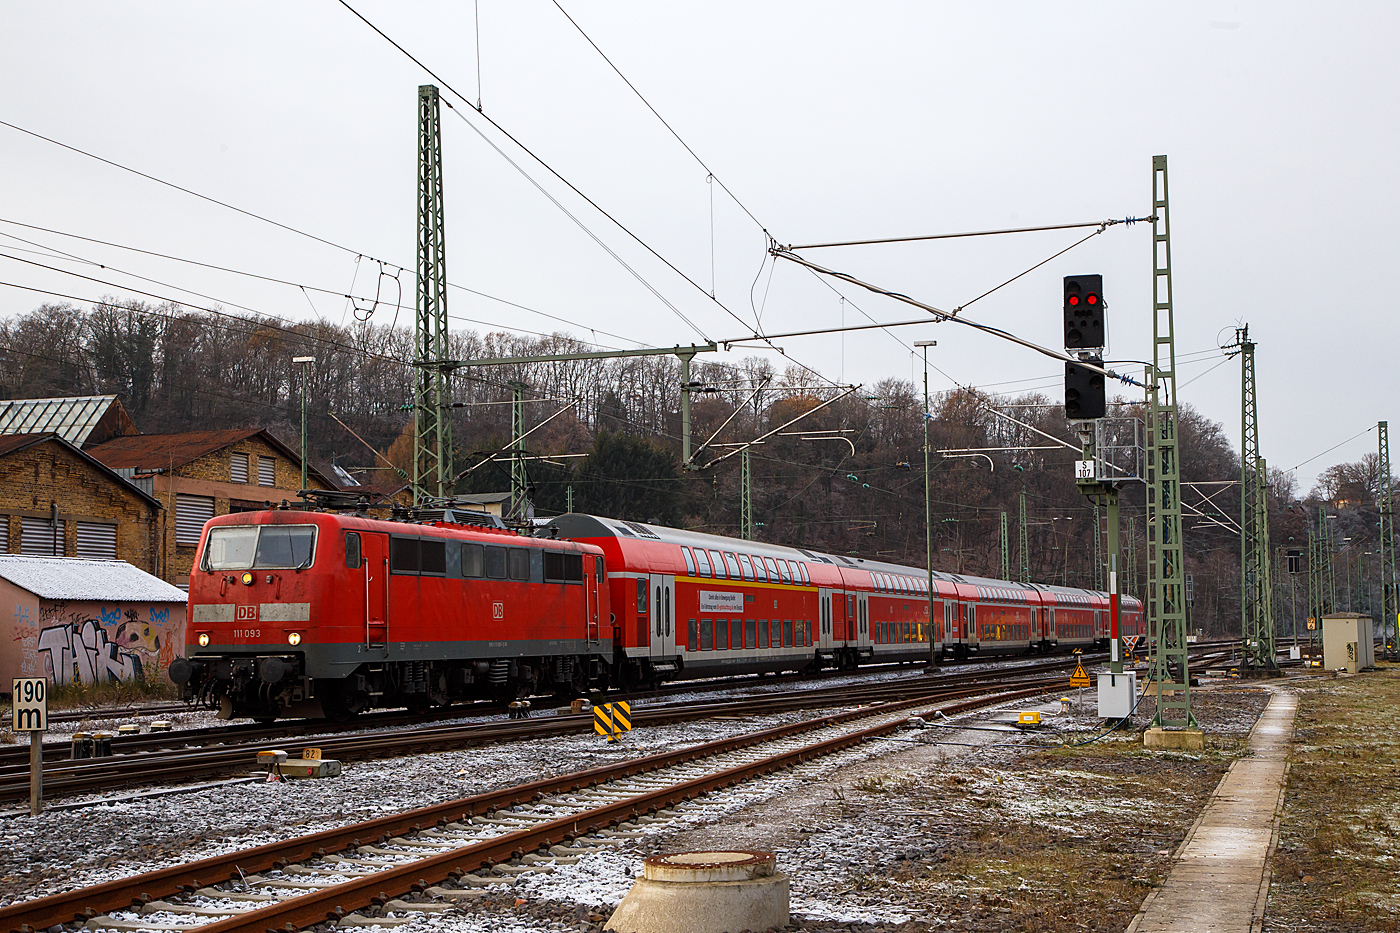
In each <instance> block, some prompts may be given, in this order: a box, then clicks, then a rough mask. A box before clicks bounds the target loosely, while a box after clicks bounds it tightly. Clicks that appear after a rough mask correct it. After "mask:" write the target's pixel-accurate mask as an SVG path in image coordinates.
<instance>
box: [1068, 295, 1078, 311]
mask: <svg viewBox="0 0 1400 933" xmlns="http://www.w3.org/2000/svg"><path fill="white" fill-rule="evenodd" d="M1077 304H1079V296H1078V295H1070V296H1069V306H1070V307H1071V308H1072V307H1074V306H1075V305H1077Z"/></svg>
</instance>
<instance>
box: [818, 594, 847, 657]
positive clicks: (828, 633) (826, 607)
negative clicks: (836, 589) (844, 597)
mask: <svg viewBox="0 0 1400 933" xmlns="http://www.w3.org/2000/svg"><path fill="white" fill-rule="evenodd" d="M840 602H841V597H840V596H838V597H837V598H836V599H834V600H833V599H832V598H831V589H830V588H829V587H825V586H824V587H821V588H820V589H818V590H817V614H818V615H819V616H820V619H819V621H818V623H817V650H818V651H830V650H831V647H832V644H833V642H834V640H835V636H836V631H835V626H836V621H835V617H834V616H833V615H832V608H833V606H832V604H833V603H836V604H839V603H840Z"/></svg>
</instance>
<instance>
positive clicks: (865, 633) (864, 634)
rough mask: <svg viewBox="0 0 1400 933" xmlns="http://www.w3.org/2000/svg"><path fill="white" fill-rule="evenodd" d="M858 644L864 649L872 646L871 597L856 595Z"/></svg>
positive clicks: (862, 594)
mask: <svg viewBox="0 0 1400 933" xmlns="http://www.w3.org/2000/svg"><path fill="white" fill-rule="evenodd" d="M856 644H857V645H859V646H861V647H864V646H865V645H868V644H870V595H869V594H868V593H857V594H856Z"/></svg>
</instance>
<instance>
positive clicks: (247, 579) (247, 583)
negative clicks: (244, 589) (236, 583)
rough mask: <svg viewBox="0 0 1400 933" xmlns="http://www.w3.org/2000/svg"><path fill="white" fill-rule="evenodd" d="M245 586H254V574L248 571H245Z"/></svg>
mask: <svg viewBox="0 0 1400 933" xmlns="http://www.w3.org/2000/svg"><path fill="white" fill-rule="evenodd" d="M243 585H244V586H252V585H253V574H252V573H251V572H249V571H247V570H245V571H243Z"/></svg>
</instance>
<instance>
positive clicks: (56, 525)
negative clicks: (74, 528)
mask: <svg viewBox="0 0 1400 933" xmlns="http://www.w3.org/2000/svg"><path fill="white" fill-rule="evenodd" d="M63 525H64V523H63V520H62V519H59V520H58V521H57V522H51V521H49V520H48V519H47V518H22V519H20V529H19V532H20V534H19V552H20V553H21V554H28V555H30V556H33V557H62V556H64V550H63V542H64V537H63Z"/></svg>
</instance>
